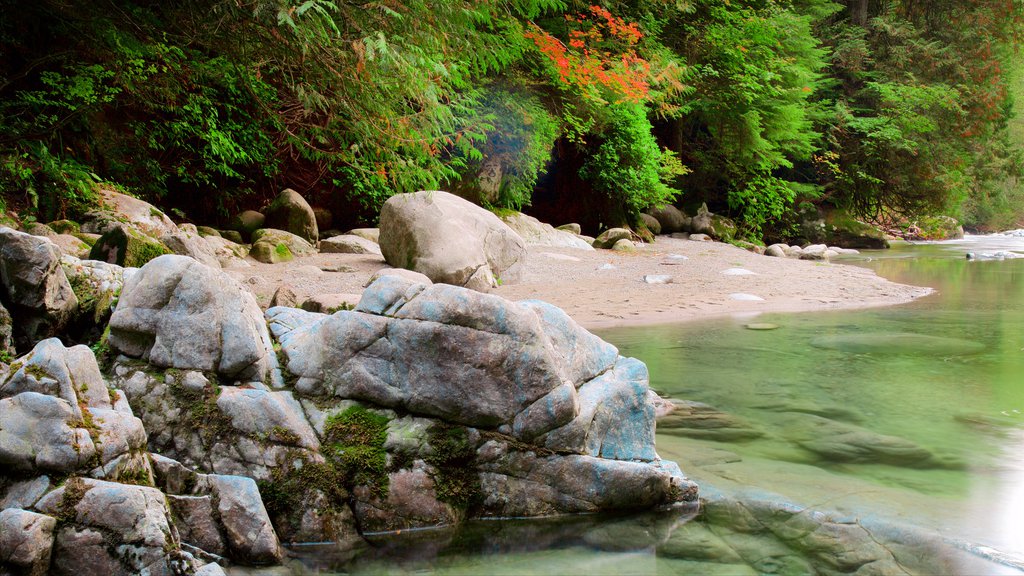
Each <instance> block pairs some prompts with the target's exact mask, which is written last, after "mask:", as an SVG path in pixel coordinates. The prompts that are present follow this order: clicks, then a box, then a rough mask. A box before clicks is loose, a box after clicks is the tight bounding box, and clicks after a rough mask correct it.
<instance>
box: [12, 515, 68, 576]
mask: <svg viewBox="0 0 1024 576" xmlns="http://www.w3.org/2000/svg"><path fill="white" fill-rule="evenodd" d="M56 527H57V520H56V519H54V518H51V517H50V516H45V515H43V514H36V513H35V512H29V511H27V510H20V509H17V508H7V509H5V510H3V511H0V569H3V568H4V567H16V568H19V569H21V570H22V571H23V572H24V573H26V574H30V575H32V576H36V575H39V576H41V575H43V574H46V572H47V570H48V569H49V567H50V551H51V549H52V548H53V532H54V529H55V528H56Z"/></svg>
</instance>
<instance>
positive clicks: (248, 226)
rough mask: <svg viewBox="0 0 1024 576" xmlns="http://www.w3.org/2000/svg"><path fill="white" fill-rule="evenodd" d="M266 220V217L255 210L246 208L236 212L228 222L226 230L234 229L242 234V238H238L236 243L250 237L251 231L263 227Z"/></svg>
mask: <svg viewBox="0 0 1024 576" xmlns="http://www.w3.org/2000/svg"><path fill="white" fill-rule="evenodd" d="M266 221H267V217H266V216H264V215H263V214H261V213H260V212H257V211H255V210H246V211H245V212H242V213H241V214H238V215H237V216H235V217H234V218H232V219H231V221H230V222H228V230H234V231H235V232H238V233H239V234H241V235H242V238H241V239H240V240H238V243H240V244H241V243H242V242H243V241H248V240H249V239H250V238H251V237H252V233H253V232H255V231H257V230H259V229H260V228H263V224H264V223H265V222H266Z"/></svg>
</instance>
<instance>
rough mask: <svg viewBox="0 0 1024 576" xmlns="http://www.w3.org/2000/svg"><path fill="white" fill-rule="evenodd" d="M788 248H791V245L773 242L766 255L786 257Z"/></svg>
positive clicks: (766, 250)
mask: <svg viewBox="0 0 1024 576" xmlns="http://www.w3.org/2000/svg"><path fill="white" fill-rule="evenodd" d="M787 248H789V246H787V245H786V244H772V245H771V246H769V247H768V248H766V249H765V251H764V255H765V256H773V257H775V258H785V257H786V249H787Z"/></svg>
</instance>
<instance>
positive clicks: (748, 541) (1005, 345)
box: [297, 238, 1024, 575]
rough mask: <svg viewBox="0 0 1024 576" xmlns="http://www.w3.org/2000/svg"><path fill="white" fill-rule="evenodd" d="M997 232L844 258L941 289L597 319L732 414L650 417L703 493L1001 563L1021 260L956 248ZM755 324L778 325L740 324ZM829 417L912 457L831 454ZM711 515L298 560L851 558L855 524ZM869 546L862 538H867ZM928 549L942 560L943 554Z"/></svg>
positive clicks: (669, 570)
mask: <svg viewBox="0 0 1024 576" xmlns="http://www.w3.org/2000/svg"><path fill="white" fill-rule="evenodd" d="M1002 249H1016V250H1022V251H1024V239H993V238H980V239H979V238H975V239H969V240H968V241H965V242H961V243H945V244H933V245H918V246H899V247H895V248H894V249H892V250H890V251H886V252H878V253H870V254H869V253H865V254H864V255H862V256H861V257H859V258H856V259H853V260H851V261H850V262H853V263H857V264H859V265H864V266H869V267H871V268H873V269H875V270H876V271H877V272H878V273H879V274H880V275H882V276H885V277H887V278H889V279H892V280H895V281H898V282H905V283H908V284H915V285H923V286H930V287H933V288H935V289H936V290H937V292H936V294H934V295H932V296H929V297H926V298H923V299H921V300H919V301H917V302H914V303H912V304H909V305H904V306H898V307H891V308H884V309H876V310H867V311H855V312H835V313H813V314H786V315H762V316H758V317H756V318H751V317H744V318H733V319H718V320H714V321H708V322H701V323H687V324H680V325H666V326H658V327H642V328H626V329H616V330H607V331H602V332H600V335H601V336H602V337H603V338H605V339H606V340H608V341H610V342H612V343H614V344H615V345H617V346H619V348H620V351H621V353H622V354H624V355H626V356H635V357H637V358H640V359H641V360H643V361H644V362H646V363H647V365H648V367H649V368H650V372H651V385H652V387H653V388H654V389H656V390H657V391H658V392H659V393H661V394H662V395H663V396H666V397H671V398H677V399H686V400H689V401H696V402H700V403H704V404H706V405H708V406H709V407H710V408H709V409H711V410H714V411H716V414H722V415H724V417H725V418H726V419H727V420H728V423H729V424H730V425H731V428H730V427H727V428H726V430H727V431H728V430H730V429H732V430H735V429H742V430H743V431H744V434H740V435H739V438H738V439H736V438H735V437H734V436H735V435H732V436H730V435H729V434H721V433H720V432H721V431H722V429H713V430H712V432H711V433H710V434H709V433H707V430H704V431H697V432H696V433H695V432H694V431H693V429H687V428H685V427H684V428H678V427H676V428H669V427H662V426H659V433H658V440H657V442H658V451H659V453H660V454H661V456H662V457H663V458H669V459H674V460H676V461H678V462H679V464H680V465H681V466H682V468H683V470H684V471H685V472H686V473H687V474H688V475H690V476H692V477H693V478H695V479H696V480H697V481H698V482H699V483H700V484H701V486H702V492H705V493H706V494H708V495H709V497H719V498H722V499H723V500H722V501H726V502H728V501H738V502H743V501H745V500H752V499H756V498H760V499H762V500H763V501H767V502H775V501H778V502H786V503H789V504H788V505H795V506H798V507H799V508H800V509H803V508H804V507H808V508H811V509H813V510H818V511H824V512H827V513H829V514H832V515H833V516H835V517H838V518H840V519H841V523H840V525H843V524H842V522H846V523H848V524H849V523H855V524H854V525H856V523H859V524H860V525H869V524H871V523H876V524H877V525H881V526H887V527H888V526H894V525H899V526H902V525H911V526H915V527H921V528H922V529H924V530H925V531H926V532H927V533H928V534H930V536H928V537H927V538H925V542H916V541H915V543H913V544H907V542H903V543H902V544H900V545H897V546H895V547H892V546H890V548H891V549H893V550H896V551H897V552H898V553H897V554H896V556H897V558H896V560H897V561H896V562H895V563H890V564H874V565H873V567H874V568H875V571H876V572H878V573H904V572H911V573H931V572H938V571H942V572H947V573H948V572H951V573H992V574H1002V573H1014V574H1015V573H1019V572H1017V571H1014V569H1013V567H1014V566H1017V564H1018V563H1019V562H1021V561H1022V560H1021V559H1022V558H1024V259H1021V260H1005V261H985V262H979V261H973V262H972V261H968V260H966V259H965V258H964V253H965V252H967V251H976V252H994V251H996V250H1002ZM751 322H757V323H772V324H776V325H778V328H777V329H775V330H767V331H758V330H750V329H747V328H746V327H745V325H746V324H749V323H751ZM823 422H824V423H825V425H824V426H825V427H824V428H822V427H821V425H822V423H823ZM663 423H664V421H663ZM836 427H838V428H836ZM836 430H838V431H839V432H840V433H841V434H840V435H839V436H838V438H839V440H845V439H848V438H849V437H850V434H851V433H852V434H853V436H856V437H859V438H866V439H867V443H868V444H871V443H872V442H873V441H874V440H875V439H877V438H879V436H877V435H883V436H884V437H885V438H887V439H888V440H886V441H890V440H893V439H895V440H894V441H895V442H896V443H897V444H898V445H899V446H902V447H906V446H911V447H913V448H914V450H916V451H917V452H914V454H918V453H921V454H925V455H926V456H927V458H926V459H925V460H920V459H918V460H915V461H913V462H909V461H905V460H906V459H901V458H900V457H891V456H889V457H878V456H877V455H871V454H868V455H867V456H863V455H862V456H857V457H855V458H853V461H850V459H849V458H846V457H842V456H841V455H840V456H841V457H837V456H836V455H835V454H833V453H831V452H829V450H831V448H832V447H833V442H832V441H833V440H835V439H836V438H837V437H836V436H835V433H836ZM851 431H852V432H851ZM842 433H847V435H845V436H843V435H842ZM716 434H717V436H716ZM755 435H756V437H753V436H755ZM822 442H824V446H825V448H824V449H823V448H822ZM808 446H810V447H812V448H814V449H809V448H808ZM841 454H842V453H841ZM847 455H848V453H847ZM915 458H916V456H915ZM752 494H754V496H752ZM709 510H710V509H709ZM713 516H715V515H714V514H712V513H711V512H710V511H709V512H707V513H705V514H700V515H697V516H696V518H692V515H682V514H680V513H678V512H674V513H668V514H667V515H666V514H662V515H641V516H635V517H627V518H621V517H620V518H599V517H589V518H576V519H573V520H559V521H555V522H477V523H472V524H470V525H469V526H466V527H463V528H461V529H459V530H455V531H433V532H426V533H414V534H405V535H403V536H400V537H395V538H388V539H382V540H381V541H380V542H376V543H374V545H373V546H368V547H360V548H357V549H348V550H344V551H338V550H309V551H306V552H304V553H303V556H304V561H303V564H302V569H301V570H300V569H297V570H299V571H302V570H307V571H312V570H326V571H328V572H330V571H339V572H342V573H417V574H420V573H423V574H426V573H445V574H484V573H486V574H563V573H565V574H594V575H597V574H756V573H783V574H803V573H823V572H824V573H830V572H843V571H847V572H849V571H852V570H843V569H839V568H837V562H838V563H840V564H841V560H842V559H843V558H845V556H846V555H847V554H852V553H854V552H855V551H850V550H847V549H844V547H849V546H853V547H856V542H860V541H858V540H856V539H854V540H851V542H853V543H854V544H850V545H849V546H847V545H846V544H844V543H842V542H841V543H840V544H839V545H838V546H836V545H833V546H832V548H827V547H826V548H827V549H824V548H821V547H820V546H819V547H818V548H815V546H813V545H810V546H808V545H798V544H797V543H795V542H796V540H798V538H797V537H796V536H793V534H792V530H789V532H787V531H786V530H782V529H779V528H778V527H773V526H767V527H766V528H765V529H763V530H756V529H750V528H749V527H748V526H743V525H741V524H742V522H739V520H737V519H736V518H737V517H738V516H741V515H737V514H725V515H721V514H720V515H718V517H717V518H715V517H713ZM900 538H904V537H902V536H901V537H900ZM897 540H899V538H897ZM904 540H905V538H904ZM861 541H863V539H862V540H861ZM886 545H887V546H888V544H886ZM957 547H960V548H965V547H967V548H971V549H973V550H975V551H977V550H979V549H980V550H981V551H982V553H981V554H980V555H979V554H977V553H974V554H966V555H961V557H957V558H952V556H955V554H953V553H951V552H950V549H956V548H957ZM979 547H981V548H979ZM865 548H866V549H869V548H870V549H873V543H872V542H869V541H868V545H866V546H865ZM869 553H870V552H865V554H869ZM887 553H888V552H887V551H886V554H887ZM884 555H885V554H883V556H884ZM931 556H951V558H950V559H948V560H943V561H941V562H940V561H939V560H937V559H936V558H931ZM979 556H985V557H987V558H988V559H992V558H996V559H998V560H1000V561H999V562H988V561H982V560H979ZM840 557H842V558H840ZM837 558H839V560H837ZM917 560H920V562H917ZM933 561H934V562H936V563H930V562H933ZM1021 566H1024V564H1021ZM1017 567H1019V566H1017Z"/></svg>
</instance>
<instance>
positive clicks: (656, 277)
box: [644, 274, 672, 284]
mask: <svg viewBox="0 0 1024 576" xmlns="http://www.w3.org/2000/svg"><path fill="white" fill-rule="evenodd" d="M671 283H672V277H671V276H669V275H667V274H647V275H645V276H644V284H671Z"/></svg>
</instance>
